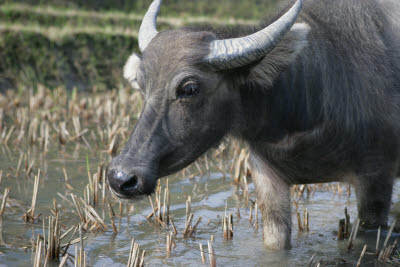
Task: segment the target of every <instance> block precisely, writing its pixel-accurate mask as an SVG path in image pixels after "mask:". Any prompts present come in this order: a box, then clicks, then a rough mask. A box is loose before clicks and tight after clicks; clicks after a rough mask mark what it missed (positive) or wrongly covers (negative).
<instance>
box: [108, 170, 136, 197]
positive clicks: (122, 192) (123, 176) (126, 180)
mask: <svg viewBox="0 0 400 267" xmlns="http://www.w3.org/2000/svg"><path fill="white" fill-rule="evenodd" d="M108 183H109V185H110V187H111V188H112V190H114V192H115V193H117V195H119V196H122V197H130V196H132V195H133V194H134V193H135V191H137V185H138V176H137V175H135V174H127V173H125V172H123V171H120V170H117V169H112V170H110V171H109V172H108Z"/></svg>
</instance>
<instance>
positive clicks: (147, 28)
mask: <svg viewBox="0 0 400 267" xmlns="http://www.w3.org/2000/svg"><path fill="white" fill-rule="evenodd" d="M161 2H162V0H154V1H153V3H151V5H150V7H149V9H148V10H147V12H146V15H144V18H143V20H142V25H140V29H139V49H140V51H142V52H143V51H144V50H145V49H146V47H147V45H148V44H149V43H150V42H151V40H152V39H153V38H154V37H155V36H156V35H157V33H158V32H157V26H156V21H157V15H158V12H159V11H160V6H161Z"/></svg>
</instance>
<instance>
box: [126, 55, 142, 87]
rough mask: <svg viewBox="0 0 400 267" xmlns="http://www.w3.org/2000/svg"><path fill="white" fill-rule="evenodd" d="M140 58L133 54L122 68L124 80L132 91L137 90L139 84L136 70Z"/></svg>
mask: <svg viewBox="0 0 400 267" xmlns="http://www.w3.org/2000/svg"><path fill="white" fill-rule="evenodd" d="M140 61H141V59H140V57H139V56H138V55H137V54H136V53H133V54H132V55H131V56H130V57H129V58H128V60H127V61H126V63H125V66H124V78H125V79H126V80H127V81H128V82H129V84H130V85H131V86H132V88H134V89H139V84H138V83H137V79H136V78H137V70H138V68H139V65H140Z"/></svg>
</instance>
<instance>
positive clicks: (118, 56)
mask: <svg viewBox="0 0 400 267" xmlns="http://www.w3.org/2000/svg"><path fill="white" fill-rule="evenodd" d="M18 2H22V1H12V2H11V1H4V0H3V1H2V0H0V3H3V4H2V5H0V58H1V59H2V60H0V90H4V89H8V88H18V87H19V86H29V87H32V86H33V87H34V86H36V85H37V84H38V83H41V84H43V85H45V86H47V87H50V88H51V87H58V86H65V87H67V88H73V87H77V88H78V89H80V90H82V89H88V88H90V87H92V86H94V85H95V86H97V87H98V88H100V89H106V88H114V87H117V86H120V85H121V83H122V82H123V79H122V66H123V64H124V63H125V60H126V59H127V58H128V56H129V55H130V54H131V53H132V52H139V49H138V46H137V35H138V30H139V27H140V23H141V19H142V17H143V14H144V13H145V11H146V9H147V7H148V5H149V3H150V2H151V1H131V2H132V3H135V4H134V6H131V7H130V8H120V10H117V8H118V7H119V5H121V4H122V2H121V3H119V2H118V1H115V2H114V3H115V5H114V6H113V7H114V8H111V7H110V8H107V5H109V4H110V3H111V2H109V1H98V2H96V3H97V5H94V6H95V7H96V9H97V10H102V11H94V10H93V9H92V10H89V7H90V6H89V4H90V2H91V1H90V0H88V1H70V2H66V1H63V0H58V1H55V0H54V1H50V0H48V1H47V0H46V1H30V2H32V3H34V4H36V5H29V4H26V3H25V4H22V3H18ZM24 2H26V1H24ZM28 2H29V1H28ZM123 2H125V1H123ZM126 2H128V1H126ZM266 2H267V3H270V2H275V0H267V1H258V0H250V1H244V0H240V1H239V0H229V1H228V0H221V1H218V2H216V1H205V0H199V1H186V0H185V1H183V0H180V1H177V0H165V1H164V2H163V7H162V9H161V15H160V17H159V18H158V29H159V30H164V29H171V28H176V27H180V26H184V25H190V24H197V23H204V22H206V23H211V24H217V25H223V24H225V25H236V24H241V25H250V24H255V23H257V20H255V19H251V20H249V19H244V18H246V17H252V18H256V17H258V16H261V13H258V12H261V11H263V13H268V12H270V10H271V9H270V8H264V6H265V5H267V6H271V5H270V4H265V3H266ZM56 3H57V4H58V6H55V5H53V6H52V5H47V6H46V5H45V4H56ZM215 3H219V4H218V5H216V4H215ZM92 4H94V3H92ZM235 4H237V6H234V5H235ZM228 6H229V7H228ZM247 6H248V7H247ZM260 6H263V8H257V7H260ZM246 7H247V8H246ZM127 10H128V11H132V10H135V13H132V12H130V13H127V12H125V11H127ZM246 12H247V13H246ZM249 12H250V13H251V16H250V13H249ZM218 14H224V16H221V17H220V16H219V15H218ZM246 14H247V15H246ZM200 15H201V16H200Z"/></svg>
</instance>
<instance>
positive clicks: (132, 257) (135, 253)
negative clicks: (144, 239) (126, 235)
mask: <svg viewBox="0 0 400 267" xmlns="http://www.w3.org/2000/svg"><path fill="white" fill-rule="evenodd" d="M145 254H146V251H145V250H142V249H141V248H140V245H139V244H138V243H136V242H135V239H134V238H132V242H131V249H130V251H129V258H128V263H127V267H141V266H143V265H144V257H145Z"/></svg>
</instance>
